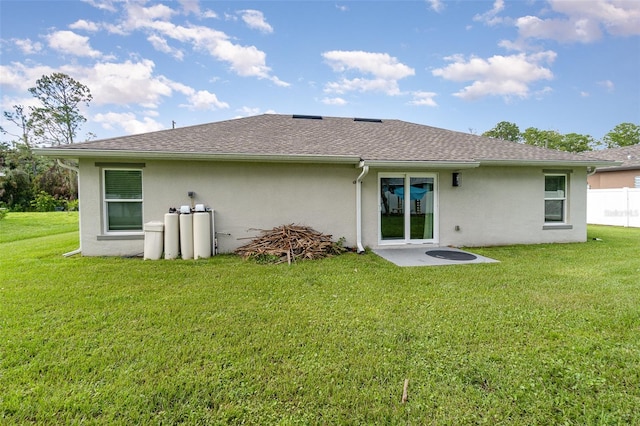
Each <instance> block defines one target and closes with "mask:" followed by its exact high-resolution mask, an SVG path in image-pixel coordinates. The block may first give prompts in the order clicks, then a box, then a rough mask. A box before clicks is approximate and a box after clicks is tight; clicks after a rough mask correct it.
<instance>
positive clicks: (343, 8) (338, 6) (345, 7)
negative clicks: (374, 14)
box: [336, 4, 349, 12]
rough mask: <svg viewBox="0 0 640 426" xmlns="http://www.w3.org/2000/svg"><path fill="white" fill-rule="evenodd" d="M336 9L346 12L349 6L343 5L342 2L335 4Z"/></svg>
mask: <svg viewBox="0 0 640 426" xmlns="http://www.w3.org/2000/svg"><path fill="white" fill-rule="evenodd" d="M336 9H338V10H339V11H340V12H348V11H349V7H348V6H345V5H344V4H336Z"/></svg>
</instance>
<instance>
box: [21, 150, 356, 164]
mask: <svg viewBox="0 0 640 426" xmlns="http://www.w3.org/2000/svg"><path fill="white" fill-rule="evenodd" d="M33 151H34V153H35V154H37V155H41V156H44V157H56V158H72V159H79V158H105V159H106V158H112V159H123V158H126V159H131V158H139V159H145V160H199V161H243V162H269V163H315V164H321V163H327V164H358V163H359V162H360V157H359V156H340V155H314V154H305V155H288V154H242V153H209V152H170V151H119V150H108V149H79V148H76V149H69V148H68V149H60V148H38V149H34V150H33Z"/></svg>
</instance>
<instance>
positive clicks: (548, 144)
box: [522, 127, 562, 149]
mask: <svg viewBox="0 0 640 426" xmlns="http://www.w3.org/2000/svg"><path fill="white" fill-rule="evenodd" d="M522 140H523V141H524V143H526V144H527V145H533V146H539V147H541V148H550V149H559V147H561V146H562V135H561V134H560V133H558V132H556V131H555V130H540V129H538V128H535V127H528V128H526V129H525V131H524V132H522Z"/></svg>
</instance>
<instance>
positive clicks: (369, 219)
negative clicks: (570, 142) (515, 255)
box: [363, 167, 586, 248]
mask: <svg viewBox="0 0 640 426" xmlns="http://www.w3.org/2000/svg"><path fill="white" fill-rule="evenodd" d="M545 170H546V169H545ZM381 171H382V170H371V171H370V173H369V175H368V176H367V178H366V180H365V182H364V183H363V193H364V195H363V212H364V213H363V235H364V237H363V244H364V245H365V246H369V247H372V248H375V247H378V244H379V241H378V226H379V222H378V220H379V218H378V215H379V207H378V203H379V200H378V193H377V192H378V173H379V172H381ZM384 172H389V170H384ZM416 172H417V171H416ZM419 172H424V173H433V172H436V173H437V175H438V201H439V202H438V221H437V226H438V230H437V231H438V232H437V234H438V235H439V239H438V241H437V243H438V244H439V245H441V246H447V245H453V246H490V245H507V244H538V243H548V242H578V241H585V240H586V170H584V169H582V168H575V169H573V172H572V173H570V174H569V201H568V207H567V208H568V212H567V217H568V221H567V225H570V226H571V229H565V228H568V227H567V226H564V227H559V228H554V229H544V173H543V169H542V168H536V167H479V168H475V169H466V170H461V171H460V173H461V186H459V187H453V186H452V185H451V173H452V172H451V171H450V170H420V171H419ZM456 226H457V227H459V230H456ZM561 228H562V229H561Z"/></svg>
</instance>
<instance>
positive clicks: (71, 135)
mask: <svg viewBox="0 0 640 426" xmlns="http://www.w3.org/2000/svg"><path fill="white" fill-rule="evenodd" d="M29 93H31V95H32V96H33V97H34V98H35V100H36V105H35V106H29V107H25V106H23V105H14V106H13V110H12V111H4V112H3V115H4V118H5V119H6V121H7V122H10V123H12V124H13V125H12V129H11V130H10V129H7V128H5V127H0V132H1V133H2V134H3V135H4V136H5V137H7V136H8V137H9V138H10V140H8V141H2V142H0V208H8V209H9V210H12V211H50V210H55V209H68V210H74V209H77V207H78V201H77V200H78V186H77V176H76V173H75V172H74V171H73V170H70V169H69V168H68V167H69V166H71V167H73V166H74V165H73V164H67V166H68V167H64V166H65V164H64V163H62V162H59V161H55V160H52V159H49V158H43V157H40V156H35V155H34V154H33V148H34V147H38V146H58V145H64V144H71V143H74V142H75V141H76V137H77V134H78V132H79V130H80V128H81V126H82V124H83V123H84V122H86V121H87V120H86V118H85V117H84V116H83V115H82V113H81V111H80V108H81V107H83V106H89V103H90V102H91V100H92V96H91V92H90V90H89V88H88V87H87V86H85V85H83V84H81V83H79V82H77V81H76V80H74V79H73V78H71V77H69V76H68V75H66V74H62V73H54V74H51V75H43V76H42V78H40V79H39V80H37V81H36V84H35V86H34V87H32V88H30V89H29ZM13 129H17V130H13ZM90 137H91V135H89V138H90Z"/></svg>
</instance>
